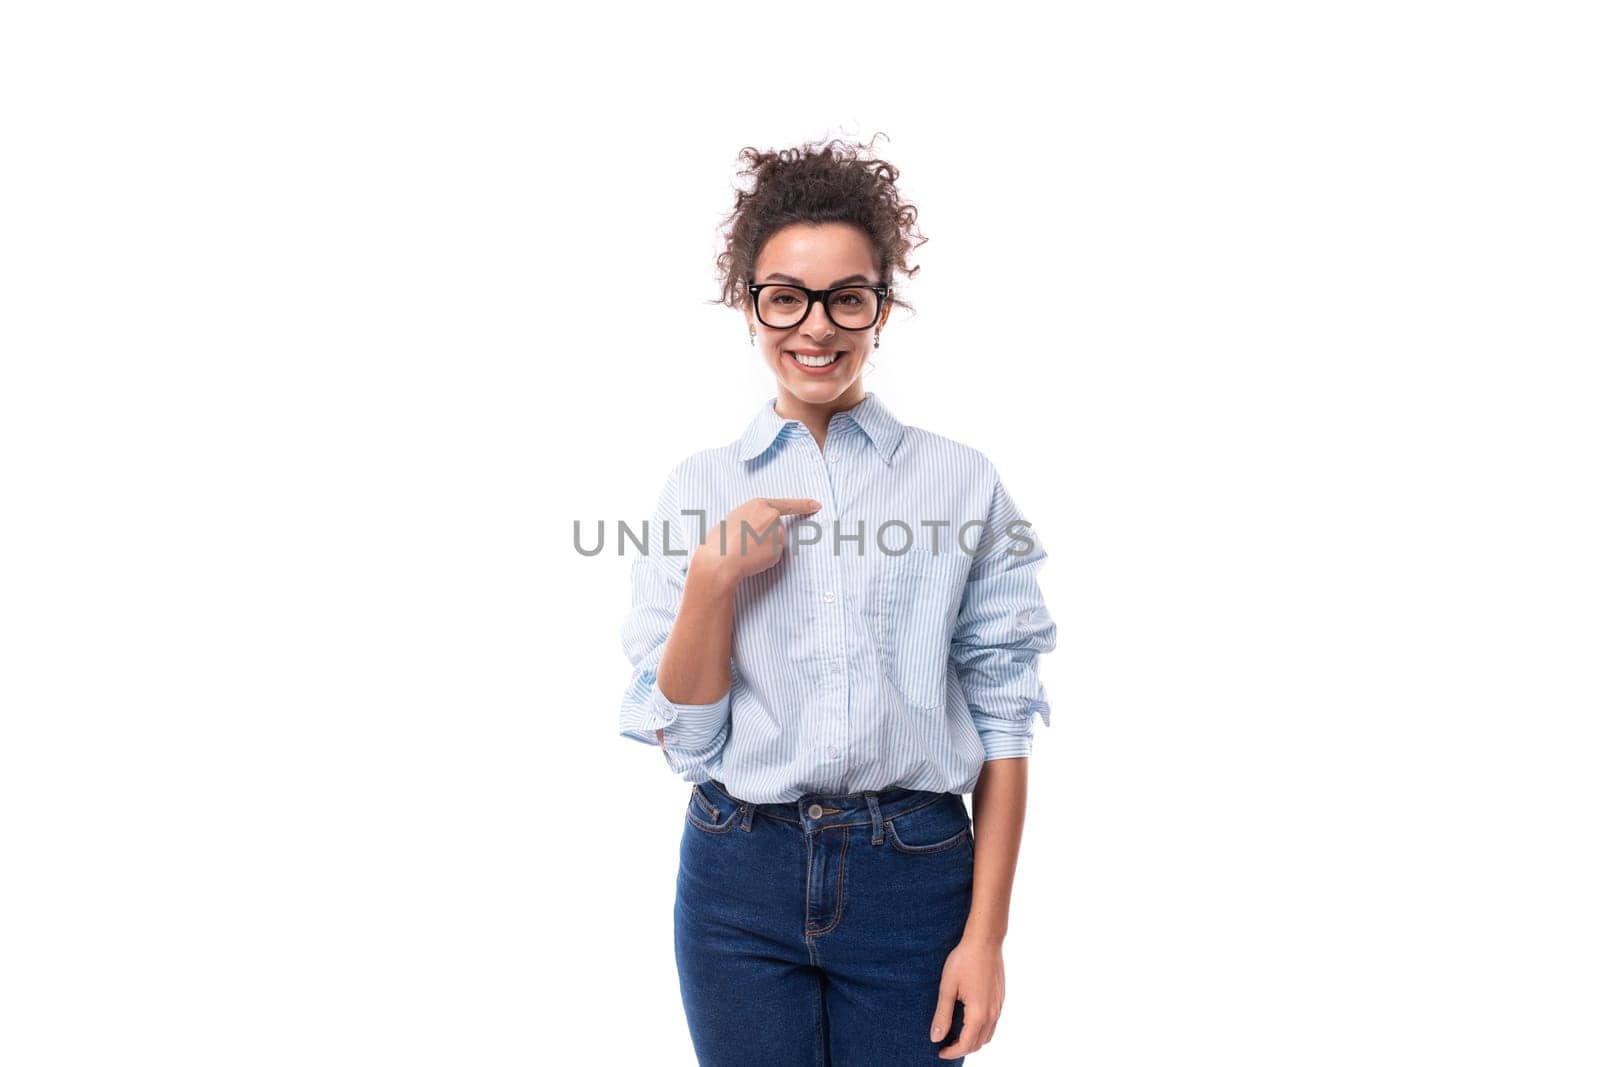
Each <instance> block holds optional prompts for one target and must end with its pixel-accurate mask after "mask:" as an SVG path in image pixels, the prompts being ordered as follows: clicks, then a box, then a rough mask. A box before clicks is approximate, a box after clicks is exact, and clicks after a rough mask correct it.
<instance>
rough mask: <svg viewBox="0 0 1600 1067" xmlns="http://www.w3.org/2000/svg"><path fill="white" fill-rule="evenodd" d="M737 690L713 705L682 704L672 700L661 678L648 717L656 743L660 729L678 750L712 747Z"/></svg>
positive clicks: (723, 695)
mask: <svg viewBox="0 0 1600 1067" xmlns="http://www.w3.org/2000/svg"><path fill="white" fill-rule="evenodd" d="M732 695H733V691H732V690H731V689H730V690H729V691H728V692H726V693H724V694H722V697H721V699H719V700H713V701H712V702H711V703H709V704H679V703H677V702H675V701H672V700H668V699H667V695H666V694H665V693H663V692H662V691H661V682H660V680H659V679H657V680H656V681H655V682H654V683H653V684H652V686H651V691H650V711H649V713H648V714H647V715H646V716H645V718H646V722H645V729H647V730H648V731H650V733H651V735H652V740H653V739H654V733H655V731H656V730H658V729H659V730H661V731H663V732H664V733H665V735H666V739H667V744H669V745H671V746H672V747H674V748H683V749H689V750H691V751H692V750H695V749H698V748H703V747H705V746H706V745H707V744H709V743H710V742H711V741H712V740H713V739H714V738H715V737H716V736H717V734H718V732H720V730H721V729H722V724H723V722H724V721H726V720H727V718H728V711H729V708H730V707H731V706H732V700H731V697H732Z"/></svg>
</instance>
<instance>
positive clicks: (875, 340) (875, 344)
mask: <svg viewBox="0 0 1600 1067" xmlns="http://www.w3.org/2000/svg"><path fill="white" fill-rule="evenodd" d="M881 336H883V334H882V332H881V331H880V332H878V333H875V334H873V335H872V347H873V348H877V347H878V338H879V337H881Z"/></svg>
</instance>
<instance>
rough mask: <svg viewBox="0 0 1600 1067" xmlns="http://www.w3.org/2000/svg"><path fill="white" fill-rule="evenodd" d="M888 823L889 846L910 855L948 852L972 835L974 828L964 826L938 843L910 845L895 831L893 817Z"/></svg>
mask: <svg viewBox="0 0 1600 1067" xmlns="http://www.w3.org/2000/svg"><path fill="white" fill-rule="evenodd" d="M886 825H887V826H888V827H889V847H890V848H892V849H894V850H895V851H896V852H903V853H905V854H906V855H908V856H927V855H931V854H933V853H935V852H947V851H949V850H950V849H952V848H955V847H956V846H957V845H959V844H961V842H962V841H964V840H966V839H967V838H968V837H969V836H970V835H971V829H972V828H971V827H970V826H963V827H962V828H961V831H960V832H959V833H958V834H956V835H955V836H954V837H952V838H950V839H949V840H948V841H940V842H938V843H937V844H933V845H908V844H906V843H905V842H904V841H901V840H900V835H899V834H897V833H895V831H894V820H893V819H890V820H889V821H888V823H887V824H886Z"/></svg>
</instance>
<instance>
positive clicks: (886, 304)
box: [878, 289, 894, 330]
mask: <svg viewBox="0 0 1600 1067" xmlns="http://www.w3.org/2000/svg"><path fill="white" fill-rule="evenodd" d="M893 308H894V290H893V289H891V290H889V292H888V293H887V294H885V295H884V298H883V313H882V314H881V315H879V316H878V329H880V330H881V329H883V326H884V323H886V322H888V321H889V312H890V311H891V310H892V309H893Z"/></svg>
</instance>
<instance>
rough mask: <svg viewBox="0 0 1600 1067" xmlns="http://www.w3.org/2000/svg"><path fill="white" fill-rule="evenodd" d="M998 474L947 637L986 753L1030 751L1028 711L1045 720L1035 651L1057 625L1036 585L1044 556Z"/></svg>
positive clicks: (1044, 647) (1049, 645) (1045, 648)
mask: <svg viewBox="0 0 1600 1067" xmlns="http://www.w3.org/2000/svg"><path fill="white" fill-rule="evenodd" d="M1025 523H1026V520H1024V519H1023V517H1022V514H1021V513H1020V512H1019V511H1018V509H1017V506H1016V504H1015V503H1014V502H1013V501H1012V499H1011V496H1010V495H1009V494H1008V493H1007V492H1006V489H1005V486H1004V485H1003V484H1002V483H1001V482H1000V479H999V477H998V476H996V478H995V484H994V491H993V494H992V496H991V503H990V507H989V517H988V525H987V527H986V530H985V535H984V539H983V542H982V544H981V545H980V549H979V551H978V553H977V554H976V556H975V558H974V560H973V564H972V567H971V569H970V570H969V571H968V574H967V584H966V589H965V591H964V592H963V594H962V598H961V608H960V611H959V613H958V615H957V616H956V626H955V633H954V635H953V637H952V638H951V643H950V658H951V660H952V662H953V663H954V665H955V668H956V671H957V676H958V677H959V679H960V681H961V688H962V690H963V691H964V692H965V693H966V697H967V708H968V711H969V712H970V714H971V715H972V722H973V724H974V725H975V726H976V727H977V729H978V736H979V738H981V739H982V741H983V751H984V759H985V760H992V759H1007V758H1011V757H1016V756H1029V755H1032V753H1033V717H1034V716H1035V715H1037V716H1038V717H1039V719H1040V720H1041V721H1042V722H1043V723H1044V724H1045V725H1046V726H1049V725H1050V698H1049V695H1048V694H1047V693H1046V692H1045V687H1044V683H1043V682H1042V681H1040V678H1039V656H1041V655H1042V654H1044V653H1046V652H1049V651H1051V650H1052V649H1054V648H1055V646H1056V624H1055V622H1054V620H1053V619H1051V617H1050V612H1049V611H1048V610H1047V609H1046V608H1045V603H1044V597H1043V594H1042V593H1041V591H1040V589H1039V568H1040V567H1041V566H1043V564H1044V561H1045V559H1046V558H1047V556H1046V553H1045V550H1044V545H1043V542H1042V541H1041V540H1040V538H1039V535H1038V534H1037V533H1035V532H1034V531H1033V529H1032V528H1031V526H1028V525H1026V524H1025Z"/></svg>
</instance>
